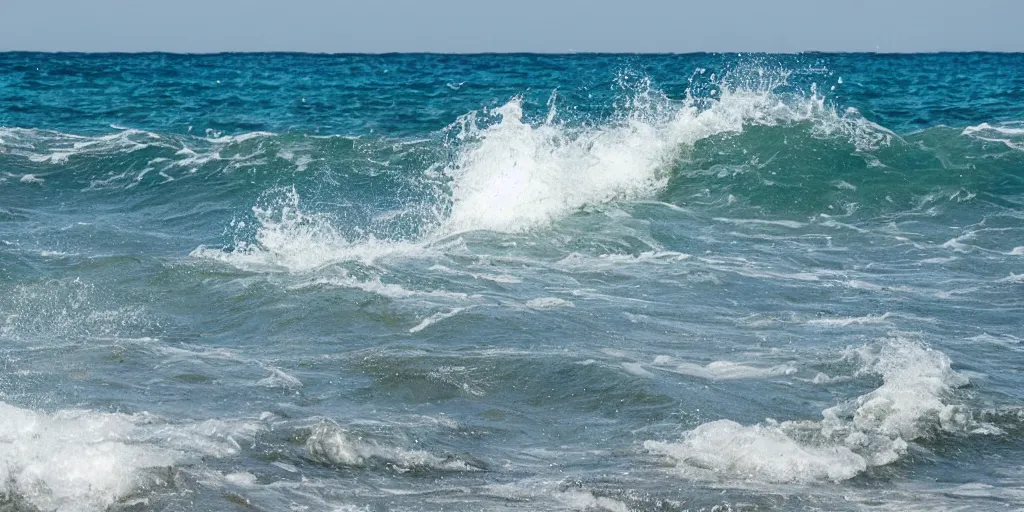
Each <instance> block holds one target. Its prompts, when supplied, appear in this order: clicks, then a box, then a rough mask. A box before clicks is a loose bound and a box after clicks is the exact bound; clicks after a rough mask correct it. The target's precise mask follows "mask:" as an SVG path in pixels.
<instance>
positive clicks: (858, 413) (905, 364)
mask: <svg viewBox="0 0 1024 512" xmlns="http://www.w3.org/2000/svg"><path fill="white" fill-rule="evenodd" d="M854 354H855V355H856V356H857V357H860V358H861V359H862V361H863V363H864V369H863V372H864V373H871V374H875V375H879V376H881V378H882V381H883V384H882V386H880V387H879V388H877V389H875V390H874V391H872V392H870V393H868V394H866V395H863V396H860V397H858V398H856V399H854V400H851V401H849V402H847V403H844V404H841V405H838V406H836V407H832V408H829V409H826V410H825V411H822V416H823V419H822V420H821V421H787V422H783V423H776V422H774V421H771V420H769V421H767V422H765V423H764V424H761V425H754V426H743V425H740V424H738V423H735V422H733V421H728V420H720V421H714V422H710V423H705V424H703V425H701V426H699V427H697V428H696V429H694V430H691V431H690V432H688V433H686V434H685V435H684V437H683V440H682V442H679V443H665V442H658V441H648V442H646V443H645V444H644V447H645V448H646V449H647V450H649V451H651V452H653V453H656V454H660V455H664V456H667V457H669V458H670V459H672V460H674V461H675V462H676V463H677V466H678V468H679V469H680V470H681V471H682V472H683V474H684V475H687V476H691V477H695V478H708V477H710V478H719V479H726V480H753V481H763V482H772V483H780V482H808V481H815V480H833V481H838V480H845V479H848V478H852V477H853V476H855V475H856V474H858V473H860V472H862V471H864V470H865V469H866V468H868V467H870V466H878V465H884V464H889V463H891V462H893V461H895V460H898V459H899V458H900V457H901V456H903V455H904V454H905V453H906V451H907V446H908V444H907V443H908V442H910V441H914V440H916V439H920V438H922V437H926V436H928V435H931V433H932V432H933V431H935V430H944V431H951V432H961V433H966V432H971V431H977V430H978V429H975V428H973V427H974V426H975V425H974V422H973V419H972V418H971V417H970V415H969V414H967V413H966V412H964V411H963V410H962V409H961V408H960V407H958V406H955V405H950V404H948V403H946V401H945V400H946V399H948V397H949V395H950V393H951V392H952V390H953V389H954V388H956V387H959V386H963V385H965V384H966V383H967V379H966V377H964V376H963V375H962V374H960V373H957V372H955V371H953V370H952V369H951V367H950V361H949V358H948V357H946V355H945V354H943V353H942V352H939V351H936V350H933V349H930V348H927V347H925V346H923V345H921V344H919V343H915V342H911V341H907V340H903V339H895V340H891V341H888V342H886V343H884V344H883V345H882V346H881V347H880V349H878V350H877V351H873V350H867V349H865V350H860V351H856V352H854ZM816 380H817V379H816ZM822 380H823V381H824V380H831V378H828V377H827V376H823V378H822Z"/></svg>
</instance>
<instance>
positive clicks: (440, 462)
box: [306, 423, 478, 472]
mask: <svg viewBox="0 0 1024 512" xmlns="http://www.w3.org/2000/svg"><path fill="white" fill-rule="evenodd" d="M306 449H307V450H308V451H309V454H310V456H311V457H313V458H314V459H316V460H319V461H321V462H324V463H327V464H332V465H338V466H366V465H368V464H370V463H372V462H377V463H384V464H386V465H388V466H389V467H391V468H392V469H394V470H396V471H400V472H404V471H409V470H411V469H415V468H430V469H439V470H445V471H476V470H477V469H478V468H476V467H473V466H471V465H469V464H467V463H466V462H465V461H462V460H458V459H454V458H445V457H439V456H437V455H434V454H432V453H430V452H426V451H423V450H408V449H405V448H401V447H398V446H392V445H389V444H386V443H383V442H380V441H377V440H371V439H367V438H364V437H363V436H360V435H359V434H356V433H353V432H349V431H347V430H345V429H342V428H339V427H338V426H336V425H334V424H332V423H320V424H318V425H316V426H315V427H313V429H312V432H311V433H310V436H309V439H307V440H306Z"/></svg>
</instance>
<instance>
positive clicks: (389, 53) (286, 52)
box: [0, 49, 1024, 57]
mask: <svg viewBox="0 0 1024 512" xmlns="http://www.w3.org/2000/svg"><path fill="white" fill-rule="evenodd" d="M0 54H44V55H173V56H196V57H200V56H218V55H310V56H366V57H375V56H396V55H423V56H467V57H474V56H524V55H536V56H573V55H581V56H687V55H737V56H742V55H879V56H909V55H970V54H997V55H1018V54H1024V50H1020V51H1006V50H935V51H877V50H874V51H872V50H851V51H826V50H800V51H781V52H772V51H692V52H671V51H669V52H629V51H622V52H618V51H563V52H539V51H509V52H437V51H384V52H329V51H324V52H315V51H301V50H242V51H233V50H228V51H208V52H207V51H198V52H178V51H167V50H137V51H125V50H115V51H88V50H86V51H81V50H6V49H0Z"/></svg>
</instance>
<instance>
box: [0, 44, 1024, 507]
mask: <svg viewBox="0 0 1024 512" xmlns="http://www.w3.org/2000/svg"><path fill="white" fill-rule="evenodd" d="M1022 343H1024V54H1016V55H1015V54H939V55H830V54H801V55H764V54H752V55H747V54H695V55H678V56H672V55H663V56H656V55H651V56H644V55H550V56H548V55H479V56H459V55H382V56H356V55H301V54H240V55H233V54H226V55H209V56H183V55H165V54H140V55H102V54H96V55H80V54H35V53H7V54H0V510H5V511H10V510H18V511H47V512H48V511H62V512H63V511H102V510H133V511H134V510H140V511H141V510H160V511H186V510H188V511H191V510H197V511H198V510H204V511H205V510H256V511H321V510H323V511H391V510H396V511H405V510H410V511H505V510H543V511H562V510H566V511H570V510H575V511H611V512H625V511H683V510H692V511H697V510H715V511H755V510H756V511H767V510H824V511H832V510H851V511H852V510H894V511H904V510H972V511H974V510H1005V509H1020V508H1021V507H1024V344H1022Z"/></svg>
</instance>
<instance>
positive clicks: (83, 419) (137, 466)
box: [0, 402, 259, 511]
mask: <svg viewBox="0 0 1024 512" xmlns="http://www.w3.org/2000/svg"><path fill="white" fill-rule="evenodd" d="M258 429H259V426H258V424H255V423H240V424H231V423H228V422H220V421H207V422H202V423H197V424H172V423H167V422H165V421H162V420H160V419H159V418H156V417H153V416H150V415H146V414H134V415H129V414H116V413H97V412H91V411H84V410H62V411H58V412H54V413H45V412H38V411H32V410H28V409H21V408H18V407H15V406H12V405H9V404H6V403H2V402H0V495H5V494H6V495H14V496H18V497H19V499H21V500H24V501H25V502H27V503H29V504H31V505H32V506H34V507H36V508H38V509H39V510H56V511H93V510H95V511H100V510H106V509H108V508H109V507H111V506H112V505H114V504H115V503H117V502H118V501H119V500H121V499H123V498H126V497H128V496H130V495H132V494H133V493H138V492H141V491H144V490H145V489H146V488H149V487H151V486H159V485H164V484H166V483H167V479H168V478H169V472H168V468H169V467H172V466H175V465H178V464H183V463H190V462H194V461H195V460H198V458H199V457H201V456H209V457H226V456H230V455H233V454H235V453H237V452H238V450H239V446H238V443H237V442H236V441H235V438H236V437H238V438H245V437H251V436H252V435H253V434H254V433H255V432H256V431H257V430H258Z"/></svg>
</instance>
